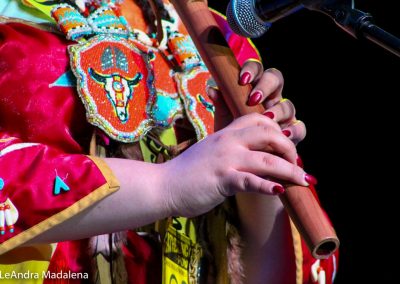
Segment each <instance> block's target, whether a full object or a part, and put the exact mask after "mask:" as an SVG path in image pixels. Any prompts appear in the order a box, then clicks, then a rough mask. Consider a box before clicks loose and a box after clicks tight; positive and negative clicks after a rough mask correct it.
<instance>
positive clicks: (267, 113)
mask: <svg viewBox="0 0 400 284" xmlns="http://www.w3.org/2000/svg"><path fill="white" fill-rule="evenodd" d="M264 115H265V116H266V117H269V118H270V119H274V117H275V114H274V113H273V112H272V111H267V112H264Z"/></svg>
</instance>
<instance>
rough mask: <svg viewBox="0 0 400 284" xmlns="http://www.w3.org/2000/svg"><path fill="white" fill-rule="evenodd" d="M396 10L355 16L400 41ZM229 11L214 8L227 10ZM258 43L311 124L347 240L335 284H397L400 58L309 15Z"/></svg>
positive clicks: (378, 4)
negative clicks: (371, 18)
mask: <svg viewBox="0 0 400 284" xmlns="http://www.w3.org/2000/svg"><path fill="white" fill-rule="evenodd" d="M395 2H396V1H389V0H380V1H372V0H371V1H368V0H364V1H356V8H357V9H360V10H362V11H365V12H369V13H371V14H372V15H373V16H374V18H375V23H376V24H377V25H379V26H380V27H381V28H384V29H385V30H387V31H389V32H391V33H393V34H395V35H397V36H400V18H399V15H398V13H399V12H398V10H397V9H396V7H395ZM227 3H228V1H218V2H217V1H209V4H210V6H212V7H214V8H217V9H218V10H220V11H225V9H226V5H227ZM254 42H255V44H256V46H257V47H258V48H259V50H260V52H261V54H262V56H263V59H264V64H265V66H266V67H275V68H278V69H280V70H281V71H282V72H283V74H284V77H285V88H284V96H285V97H288V98H290V99H291V100H292V101H293V102H294V103H295V105H296V108H297V116H298V118H299V119H301V120H303V121H304V122H305V123H306V125H307V130H308V133H307V137H306V139H305V140H304V141H303V142H302V143H301V144H300V145H299V147H298V149H299V152H300V154H301V155H302V157H303V160H304V163H305V168H306V170H307V171H308V172H310V173H312V174H313V175H315V176H316V177H317V178H318V181H319V184H318V188H317V189H318V192H319V195H320V198H321V200H322V203H323V206H324V208H325V209H326V211H327V212H328V214H329V216H330V217H331V219H332V221H333V223H334V226H335V229H336V230H337V233H338V236H339V238H340V240H341V248H340V266H339V271H338V275H337V279H336V283H339V284H341V283H394V282H395V280H396V279H398V278H399V273H400V261H399V257H400V254H399V246H398V239H399V238H398V233H395V231H396V230H398V229H399V226H398V224H399V219H398V216H399V207H400V204H399V203H398V199H397V198H396V196H397V195H398V191H399V186H398V182H399V181H398V178H399V177H400V172H399V170H400V167H399V158H400V150H399V147H398V146H399V143H398V141H397V139H396V138H395V137H396V136H398V135H399V133H398V132H399V126H398V115H399V112H400V108H399V104H398V103H397V102H396V101H397V99H398V96H399V94H400V92H399V83H400V72H399V67H400V58H398V57H396V56H394V55H392V54H390V53H389V52H387V51H385V50H383V49H382V48H381V47H377V46H375V45H373V44H371V43H369V42H366V41H365V42H363V41H358V40H355V39H354V38H352V37H351V36H350V35H348V34H346V33H345V32H343V31H342V30H341V29H340V28H338V27H337V26H336V25H335V24H334V22H333V21H332V20H331V19H330V18H328V17H326V16H324V15H322V14H319V13H316V12H311V11H306V10H304V11H300V12H298V13H296V14H293V15H291V16H289V17H286V18H285V19H282V20H280V21H279V22H276V23H274V25H273V26H272V28H271V29H270V30H269V31H268V33H267V34H266V35H264V36H263V37H261V38H260V39H256V40H254ZM398 281H399V280H397V283H399V282H398Z"/></svg>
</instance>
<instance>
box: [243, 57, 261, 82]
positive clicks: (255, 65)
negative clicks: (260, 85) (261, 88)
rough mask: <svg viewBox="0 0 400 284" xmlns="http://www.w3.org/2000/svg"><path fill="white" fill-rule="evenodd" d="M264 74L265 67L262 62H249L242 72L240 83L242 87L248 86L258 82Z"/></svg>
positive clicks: (250, 60)
mask: <svg viewBox="0 0 400 284" xmlns="http://www.w3.org/2000/svg"><path fill="white" fill-rule="evenodd" d="M262 73H263V66H262V63H261V62H260V61H257V60H255V59H249V60H247V61H246V62H245V63H244V64H243V66H242V69H241V70H240V74H239V78H240V79H239V83H240V84H241V85H246V84H249V83H252V82H254V81H257V80H258V79H259V78H260V77H261V76H262Z"/></svg>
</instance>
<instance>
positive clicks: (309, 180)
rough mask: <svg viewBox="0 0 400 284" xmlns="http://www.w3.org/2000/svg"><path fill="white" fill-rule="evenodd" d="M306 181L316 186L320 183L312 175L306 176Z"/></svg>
mask: <svg viewBox="0 0 400 284" xmlns="http://www.w3.org/2000/svg"><path fill="white" fill-rule="evenodd" d="M304 180H305V181H306V182H308V183H309V184H312V185H316V184H317V183H318V181H317V179H316V178H315V177H313V176H312V175H310V174H305V175H304Z"/></svg>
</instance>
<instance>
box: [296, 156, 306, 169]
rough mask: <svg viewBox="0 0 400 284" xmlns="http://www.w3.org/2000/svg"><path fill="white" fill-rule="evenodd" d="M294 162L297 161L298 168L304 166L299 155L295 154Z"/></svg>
mask: <svg viewBox="0 0 400 284" xmlns="http://www.w3.org/2000/svg"><path fill="white" fill-rule="evenodd" d="M296 162H297V165H298V166H299V167H300V168H304V164H303V160H302V159H301V158H300V156H297V158H296Z"/></svg>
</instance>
